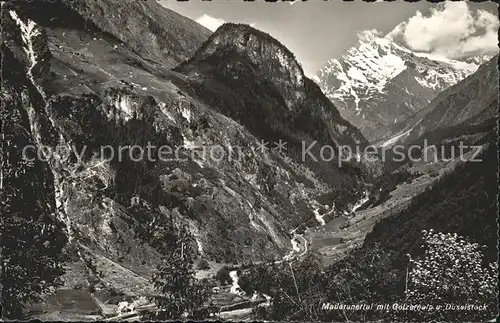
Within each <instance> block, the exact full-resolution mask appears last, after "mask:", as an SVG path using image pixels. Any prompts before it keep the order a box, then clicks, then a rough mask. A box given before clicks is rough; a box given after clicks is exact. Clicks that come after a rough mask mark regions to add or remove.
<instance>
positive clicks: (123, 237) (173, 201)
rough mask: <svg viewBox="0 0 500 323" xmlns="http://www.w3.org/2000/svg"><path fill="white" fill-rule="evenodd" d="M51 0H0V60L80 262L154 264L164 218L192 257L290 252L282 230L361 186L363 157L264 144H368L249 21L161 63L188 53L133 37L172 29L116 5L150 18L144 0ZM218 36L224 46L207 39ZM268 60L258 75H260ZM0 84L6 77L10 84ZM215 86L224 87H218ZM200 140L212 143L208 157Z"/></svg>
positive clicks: (344, 200)
mask: <svg viewBox="0 0 500 323" xmlns="http://www.w3.org/2000/svg"><path fill="white" fill-rule="evenodd" d="M47 6H48V7H44V6H43V5H41V4H38V3H37V4H36V5H35V7H29V6H28V5H27V4H25V3H24V2H23V3H21V2H12V3H8V4H4V5H3V11H2V12H3V16H2V22H3V23H4V24H5V25H8V26H9V28H8V31H9V32H7V33H4V34H3V35H2V37H3V39H2V40H3V47H2V57H4V55H7V54H6V53H10V54H9V55H10V56H9V57H10V58H9V62H8V64H4V70H3V71H2V73H4V74H5V73H12V74H15V75H17V74H18V75H20V77H22V78H23V81H22V82H21V83H20V84H22V86H20V87H18V88H17V87H14V90H13V91H14V92H15V93H16V95H21V93H25V95H26V97H27V98H28V99H29V100H30V102H32V104H30V105H29V106H25V108H23V109H24V110H23V111H24V112H23V113H25V114H26V115H27V116H28V118H25V119H24V121H23V122H25V123H26V125H25V126H26V127H25V128H26V129H29V130H27V131H28V132H27V133H26V136H28V137H29V138H30V140H32V141H33V142H35V143H36V147H38V148H40V147H42V146H44V147H46V148H47V149H49V151H50V152H53V154H51V156H50V158H49V159H48V161H47V167H46V168H44V169H43V172H47V174H51V176H52V177H53V180H52V187H53V188H49V189H48V191H49V192H51V194H53V196H54V203H55V207H56V209H57V212H58V214H60V217H61V219H62V220H63V221H64V223H65V226H66V232H67V234H66V235H67V238H68V239H69V240H70V241H71V243H73V244H74V245H75V246H77V247H78V248H79V250H80V251H81V254H82V255H83V254H85V255H86V256H85V257H83V258H85V259H83V258H82V257H79V258H80V260H82V261H83V262H85V263H86V262H87V258H88V257H92V255H93V257H94V258H95V260H96V259H97V260H99V259H101V260H102V259H108V260H106V261H109V262H114V263H115V264H117V263H120V264H122V265H123V266H128V267H127V268H135V269H134V270H139V269H138V268H142V267H145V268H151V267H153V266H154V265H155V263H156V261H157V260H158V259H160V258H161V254H160V253H159V252H158V250H156V248H155V243H157V242H155V237H156V236H157V233H158V232H159V231H161V230H162V226H163V225H166V224H167V223H168V222H169V221H175V222H178V223H182V224H183V225H186V226H187V227H189V228H190V229H191V232H192V234H193V236H194V240H193V241H192V243H193V244H194V245H195V246H196V249H197V250H198V253H199V255H200V256H203V257H205V258H207V259H210V260H214V261H219V262H232V261H242V260H250V259H252V260H263V259H274V258H281V257H283V256H284V255H286V254H288V253H289V251H290V249H291V248H292V246H291V244H290V233H289V231H290V230H291V229H293V228H296V227H297V226H298V225H299V224H303V223H310V224H317V223H316V220H315V215H314V212H313V210H316V209H317V208H318V205H319V202H318V200H321V204H323V205H324V204H328V206H329V207H330V209H332V208H334V207H335V208H336V209H338V210H339V212H340V211H341V210H342V208H343V207H344V204H348V203H349V202H352V203H353V202H354V201H355V200H357V198H358V195H359V194H361V193H360V192H362V191H363V190H362V187H363V185H364V176H365V175H366V169H365V168H364V167H365V166H364V165H363V163H362V162H357V161H345V164H344V165H342V167H340V168H339V167H338V166H337V165H336V164H335V161H330V162H319V163H317V164H316V163H313V162H311V161H309V162H308V164H304V163H302V162H301V161H300V158H299V157H300V151H298V150H295V151H294V150H292V152H291V153H290V154H289V155H290V156H288V157H286V156H283V155H280V154H279V153H278V152H277V151H275V150H273V149H272V148H273V147H272V146H268V148H262V147H261V145H260V143H261V141H262V140H266V141H271V140H276V139H278V138H282V139H283V140H287V141H289V142H290V146H292V148H293V145H294V144H295V147H297V144H299V143H300V141H302V140H305V141H309V142H311V141H315V140H316V141H318V142H320V143H324V144H331V145H336V143H337V144H338V145H351V146H354V145H358V144H359V145H361V146H363V145H366V140H364V138H363V137H362V135H361V134H360V133H359V131H357V129H356V128H354V127H353V126H352V125H350V124H349V123H348V122H347V121H345V120H344V119H342V118H341V117H340V115H339V113H338V111H337V110H336V109H335V107H334V106H333V105H332V104H331V103H330V102H329V101H328V100H327V99H326V98H325V97H324V96H323V95H322V94H321V91H320V90H319V88H318V87H317V86H316V85H315V84H314V83H312V82H311V81H310V80H308V79H307V78H305V77H304V76H303V73H302V70H301V68H300V66H299V65H298V63H297V62H296V61H295V59H293V56H291V54H290V53H289V52H288V51H287V50H286V48H284V47H283V46H281V45H280V44H278V43H277V42H276V41H274V40H271V42H270V44H271V45H269V44H268V43H267V41H269V39H264V40H263V39H261V38H260V35H259V33H258V32H257V31H255V30H253V29H250V28H249V27H238V28H241V29H238V28H237V29H236V30H235V31H233V30H232V28H233V27H234V26H228V27H224V28H221V33H219V34H217V35H216V36H214V37H213V38H211V40H210V41H209V42H207V43H206V44H205V45H204V46H202V49H200V51H198V52H197V54H196V55H195V56H194V58H193V59H192V60H190V61H189V62H188V63H186V64H184V65H181V67H180V68H178V69H177V70H176V71H171V70H168V69H167V68H166V67H168V66H169V64H171V63H172V62H179V61H180V60H182V59H183V58H184V57H186V55H188V52H189V48H188V50H187V51H186V49H185V48H184V46H180V47H177V45H176V44H182V41H181V40H178V41H179V42H178V43H175V42H174V43H173V44H170V43H169V45H167V44H166V43H165V44H164V46H165V47H164V48H163V47H161V46H160V47H157V46H156V45H154V44H153V45H151V44H149V43H147V42H146V43H144V41H146V40H147V38H145V39H142V38H141V37H142V33H145V32H146V31H147V33H148V34H153V35H156V37H157V41H159V40H158V39H159V38H160V36H161V35H163V36H164V37H167V36H166V35H165V33H170V31H168V30H166V29H164V27H162V28H160V29H161V30H159V31H158V30H157V31H155V30H149V31H148V29H138V30H129V29H127V28H129V27H130V25H129V22H127V21H128V20H127V19H129V18H127V17H125V16H124V12H126V11H127V10H131V8H135V9H137V10H138V15H140V16H144V15H150V14H151V15H152V13H151V10H152V9H151V8H150V7H149V6H150V4H149V2H147V3H142V2H140V3H136V2H132V1H124V2H116V1H113V0H109V1H108V0H106V1H100V2H94V1H87V2H82V1H76V2H73V3H69V2H68V3H66V2H64V3H62V2H55V3H53V4H50V3H48V4H47ZM51 6H53V7H51ZM33 8H37V9H43V10H34V9H33ZM113 8H115V9H116V12H114V13H111V12H108V11H109V10H111V9H113ZM48 9H54V11H51V10H48ZM56 9H57V10H56ZM101 9H102V12H101ZM62 11H63V12H64V13H67V14H68V15H69V16H64V15H59V14H60V13H61V12H62ZM118 13H120V15H118ZM105 14H109V16H108V15H106V19H107V21H104V18H103V17H104V16H105ZM113 14H114V15H115V16H114V18H113ZM155 14H158V15H163V16H162V17H163V18H161V19H164V20H168V21H169V23H170V24H173V22H175V21H177V19H180V18H178V17H177V16H174V17H173V18H172V17H171V16H169V14H168V12H167V11H161V10H157V11H155ZM60 17H70V18H71V19H69V18H60ZM109 17H111V18H109ZM120 17H121V18H120ZM176 17H177V18H176ZM58 19H63V20H58ZM130 19H133V18H130ZM182 19H184V18H182ZM143 20H145V19H143ZM130 24H133V25H135V24H134V23H133V22H130ZM188 25H189V26H191V23H189V24H188ZM27 26H29V28H28V29H29V30H30V32H34V34H33V35H35V34H36V37H31V36H29V35H28V33H27V28H26V27H27ZM127 26H128V27H127ZM137 26H142V25H140V24H138V25H137ZM179 28H185V30H184V32H185V33H190V32H192V30H191V29H190V27H189V28H188V27H186V26H184V27H182V26H181V27H179ZM242 31H243V33H242V35H243V36H242V37H239V36H238V37H236V35H237V34H239V33H241V32H242ZM204 33H205V31H203V30H202V31H201V33H200V35H197V36H196V35H194V36H193V37H195V38H196V39H202V38H203V37H204V36H203V35H204ZM173 34H174V33H172V35H173ZM175 34H176V37H180V36H182V35H183V33H175ZM139 35H140V36H139ZM233 36H235V38H234V39H233V40H237V41H238V42H239V43H240V42H241V41H244V40H245V39H247V41H248V43H245V45H244V46H243V45H242V46H243V48H246V49H244V50H239V49H238V48H240V47H239V46H240V45H241V43H240V45H234V47H233V45H230V44H231V37H233ZM214 39H215V40H217V41H218V42H220V45H217V44H212V43H210V42H211V41H212V40H214ZM30 41H34V43H33V42H32V43H33V44H34V46H31V45H30ZM186 41H189V42H191V40H190V38H189V37H188V38H186ZM33 44H32V45H33ZM157 44H158V43H157ZM211 44H212V45H213V46H212V45H211ZM150 45H151V46H150ZM247 45H248V46H247ZM178 49H179V50H178ZM249 50H250V51H251V52H252V53H253V54H252V55H250V56H248V54H249V53H250V51H249ZM224 53H227V56H226V54H224ZM5 57H6V56H5ZM280 57H281V58H280ZM212 60H220V61H219V64H215V65H214V64H212ZM264 61H265V62H268V63H269V65H268V67H267V69H266V70H264V69H262V70H259V69H258V68H257V67H258V64H261V63H262V62H264ZM181 72H182V73H181ZM209 73H215V74H213V75H214V77H217V78H218V79H219V80H220V79H224V80H227V78H229V79H231V80H232V81H231V83H230V84H229V86H231V88H229V90H228V88H227V87H226V86H228V83H227V82H226V81H224V82H222V81H217V82H213V83H210V82H209V81H208V78H209V77H210V76H209ZM202 75H204V76H203V77H204V78H202V77H201V76H202ZM235 76H237V77H240V79H239V80H236V79H235ZM6 80H7V82H8V84H6V85H7V86H14V84H15V83H16V82H17V81H9V79H6ZM23 87H26V88H28V91H27V92H26V91H24V90H23ZM23 91H24V92H23ZM218 91H221V93H222V95H214V93H216V92H218ZM230 107H232V110H231V109H230ZM148 145H151V146H155V147H156V148H153V149H152V151H151V153H152V156H153V157H156V158H153V159H148V157H147V156H143V158H136V155H133V154H131V153H130V152H128V151H127V149H128V148H130V146H137V147H141V148H143V149H144V150H145V151H146V149H147V147H148ZM160 146H168V147H169V148H170V149H172V150H173V153H170V154H169V155H168V156H167V159H166V160H159V159H158V150H159V149H158V147H160ZM200 146H203V147H205V148H207V149H212V147H215V146H217V147H216V148H214V149H215V151H213V150H208V151H205V152H203V148H202V147H200ZM124 147H125V149H123V148H124ZM120 149H121V150H120ZM289 149H290V148H289ZM317 149H319V148H317ZM111 150H113V151H114V156H113V158H111V157H110V151H111ZM119 153H121V155H119ZM204 153H205V155H204ZM221 154H224V156H221ZM329 214H330V215H329V216H335V212H330V213H329ZM323 220H324V221H327V220H328V219H327V218H325V219H323ZM78 248H77V249H78ZM69 250H73V249H69ZM83 251H85V252H83ZM77 258H78V257H77ZM101 260H99V263H106V261H104V260H102V261H101ZM103 270H104V271H106V269H105V268H104V269H103ZM140 270H142V269H140ZM113 275H114V274H113V273H112V272H109V273H106V272H105V273H104V274H103V277H101V278H99V277H94V278H93V281H94V280H96V279H97V280H101V281H106V283H104V282H103V283H102V284H101V285H100V286H101V287H102V288H107V287H106V286H108V287H109V285H110V284H111V285H113V282H112V281H111V278H110V277H114V276H113Z"/></svg>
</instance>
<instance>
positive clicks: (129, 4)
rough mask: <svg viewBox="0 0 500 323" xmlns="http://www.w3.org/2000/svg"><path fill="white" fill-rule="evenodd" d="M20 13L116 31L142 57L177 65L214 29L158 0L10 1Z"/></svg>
mask: <svg viewBox="0 0 500 323" xmlns="http://www.w3.org/2000/svg"><path fill="white" fill-rule="evenodd" d="M10 2H11V3H12V4H13V5H15V6H16V7H17V8H18V11H19V12H20V14H22V12H25V13H26V14H28V15H36V17H37V23H38V24H40V25H41V26H50V27H52V28H63V29H64V28H70V29H74V28H76V29H85V30H92V29H94V30H99V31H101V32H105V33H107V34H110V35H113V36H114V37H116V39H117V40H118V41H119V42H121V43H125V44H126V45H127V46H129V47H130V48H131V49H132V50H133V51H134V52H135V53H137V54H139V55H140V56H141V57H142V58H144V59H147V60H151V61H155V62H158V63H161V64H162V65H163V66H165V67H173V66H175V65H176V64H178V63H180V62H182V61H184V60H186V59H188V58H189V57H191V55H192V54H193V53H194V52H195V50H196V49H197V48H198V47H199V46H200V45H201V44H202V43H203V42H204V41H205V40H206V39H207V38H208V37H209V36H210V34H211V31H209V30H208V29H206V28H205V27H203V26H201V25H200V24H198V23H196V22H194V21H192V20H190V19H188V18H186V17H184V16H181V15H179V14H178V13H176V12H174V11H171V10H169V9H167V8H165V7H163V6H162V5H160V4H159V3H158V2H157V1H134V0H106V1H100V0H55V1H22V0H21V1H18V0H14V1H10Z"/></svg>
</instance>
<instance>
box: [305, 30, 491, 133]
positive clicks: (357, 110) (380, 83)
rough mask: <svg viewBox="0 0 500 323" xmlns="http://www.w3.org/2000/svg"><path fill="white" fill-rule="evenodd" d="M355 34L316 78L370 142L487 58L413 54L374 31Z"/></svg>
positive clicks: (420, 107)
mask: <svg viewBox="0 0 500 323" xmlns="http://www.w3.org/2000/svg"><path fill="white" fill-rule="evenodd" d="M358 37H359V41H358V44H357V45H356V46H354V47H352V48H350V49H348V50H347V51H346V53H345V54H344V55H343V56H342V57H340V58H339V59H331V60H330V61H328V62H327V64H326V65H325V66H324V67H323V68H322V69H321V70H319V71H318V72H317V73H316V75H315V77H314V80H315V81H316V82H317V83H318V84H319V85H320V87H321V89H322V90H323V92H324V93H325V94H326V96H327V97H328V98H329V99H330V100H331V101H333V102H334V103H335V104H336V106H337V107H338V108H339V110H340V112H341V114H342V116H343V117H344V118H346V119H347V120H349V121H350V122H351V123H353V124H354V125H355V126H357V127H358V128H359V129H360V130H361V131H362V132H363V134H364V135H365V136H366V137H367V138H368V139H369V140H371V141H374V140H377V139H380V138H383V137H386V136H387V135H390V133H388V131H389V132H391V129H390V127H389V126H391V125H393V124H395V123H397V122H398V121H401V120H403V119H404V118H406V117H408V116H410V115H412V114H414V113H415V112H417V111H419V110H420V109H422V108H424V107H425V106H426V105H427V104H428V103H429V102H430V101H431V100H432V99H433V98H434V97H435V96H436V95H437V94H438V93H439V92H441V91H443V90H444V89H446V88H448V87H450V86H452V85H454V84H456V83H457V82H459V81H460V80H462V79H464V78H465V77H467V76H468V75H470V74H472V73H474V72H475V71H476V70H477V69H478V67H479V65H481V64H482V63H484V62H485V61H486V60H487V59H489V58H491V56H485V57H483V56H474V57H470V58H468V59H467V60H463V61H459V60H452V59H447V58H444V57H439V56H436V55H432V54H428V53H417V52H413V51H411V50H409V49H407V48H405V47H403V46H401V45H399V44H397V43H396V42H394V41H392V40H390V39H388V38H384V37H379V36H377V35H376V34H375V33H374V32H372V31H363V32H361V33H359V34H358Z"/></svg>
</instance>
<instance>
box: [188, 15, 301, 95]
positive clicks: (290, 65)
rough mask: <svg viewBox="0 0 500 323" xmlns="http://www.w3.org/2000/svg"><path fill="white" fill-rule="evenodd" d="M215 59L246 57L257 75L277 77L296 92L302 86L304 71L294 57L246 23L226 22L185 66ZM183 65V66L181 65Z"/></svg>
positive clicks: (278, 43)
mask: <svg viewBox="0 0 500 323" xmlns="http://www.w3.org/2000/svg"><path fill="white" fill-rule="evenodd" d="M214 55H215V56H217V57H218V59H220V61H221V62H224V58H228V57H230V56H239V57H240V58H243V57H245V58H246V59H247V61H248V63H250V65H251V66H252V67H255V68H256V67H258V71H257V72H258V73H259V74H260V75H261V76H263V77H266V75H267V76H269V75H273V76H277V77H279V78H280V79H281V80H283V81H284V82H285V83H286V84H287V86H289V87H290V86H291V88H293V90H294V91H297V90H299V89H301V88H303V86H304V78H305V75H304V70H303V69H302V66H301V65H300V64H299V62H298V61H297V59H296V58H295V55H294V54H293V53H292V52H291V51H290V50H289V49H288V48H286V46H284V45H283V44H281V43H280V42H279V41H278V40H277V39H275V38H273V37H272V36H271V35H269V34H267V33H265V32H263V31H260V30H257V29H255V28H253V27H251V26H249V25H247V24H236V23H226V24H224V25H222V26H221V27H219V28H218V29H217V30H216V31H215V32H214V33H213V34H212V35H211V36H210V37H209V39H208V40H207V41H206V42H205V43H204V44H203V45H202V46H201V47H200V49H199V50H198V51H197V52H196V54H195V55H194V56H193V57H192V58H191V59H190V60H189V61H188V62H186V63H189V62H192V61H194V60H198V61H199V60H204V59H207V58H208V57H210V56H212V57H214ZM182 65H186V64H182Z"/></svg>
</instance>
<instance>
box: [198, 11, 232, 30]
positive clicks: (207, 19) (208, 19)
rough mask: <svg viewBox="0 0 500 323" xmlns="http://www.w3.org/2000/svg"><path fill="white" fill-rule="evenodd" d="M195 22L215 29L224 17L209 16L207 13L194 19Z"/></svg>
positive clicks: (223, 21) (222, 22) (222, 21)
mask: <svg viewBox="0 0 500 323" xmlns="http://www.w3.org/2000/svg"><path fill="white" fill-rule="evenodd" d="M196 22H197V23H199V24H200V25H202V26H204V27H206V28H208V29H210V30H211V31H216V30H217V28H219V27H220V26H221V25H222V24H224V23H225V22H226V21H225V20H224V19H220V18H215V17H212V16H209V15H207V14H204V15H203V16H201V17H200V18H198V19H196Z"/></svg>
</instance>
